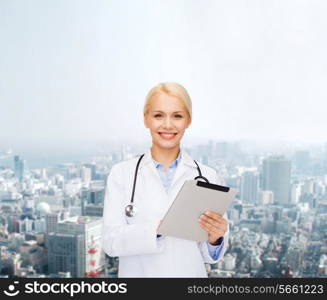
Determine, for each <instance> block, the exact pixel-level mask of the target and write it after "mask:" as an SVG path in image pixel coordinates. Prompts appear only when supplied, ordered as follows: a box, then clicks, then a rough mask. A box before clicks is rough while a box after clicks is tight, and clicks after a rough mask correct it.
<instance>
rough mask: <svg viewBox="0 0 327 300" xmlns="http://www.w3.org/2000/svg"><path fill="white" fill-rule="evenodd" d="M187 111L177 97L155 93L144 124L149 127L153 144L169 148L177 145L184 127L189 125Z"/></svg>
mask: <svg viewBox="0 0 327 300" xmlns="http://www.w3.org/2000/svg"><path fill="white" fill-rule="evenodd" d="M190 123H191V122H190V118H189V115H188V112H187V110H186V108H185V106H184V104H183V102H182V100H180V99H179V98H177V97H174V96H169V95H166V94H164V93H158V94H155V95H154V96H153V97H152V98H151V100H150V105H149V109H148V112H147V114H146V115H145V116H144V125H145V127H146V128H149V129H150V132H151V136H152V143H153V145H155V146H157V147H159V148H165V149H171V148H175V147H179V144H180V140H181V139H182V137H183V135H184V132H185V129H186V128H187V127H188V126H189V125H190Z"/></svg>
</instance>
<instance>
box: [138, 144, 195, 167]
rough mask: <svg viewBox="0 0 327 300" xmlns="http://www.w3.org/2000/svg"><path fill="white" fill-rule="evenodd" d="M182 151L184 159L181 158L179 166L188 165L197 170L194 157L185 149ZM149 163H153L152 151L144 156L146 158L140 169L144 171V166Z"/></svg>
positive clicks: (142, 161)
mask: <svg viewBox="0 0 327 300" xmlns="http://www.w3.org/2000/svg"><path fill="white" fill-rule="evenodd" d="M181 151H182V157H181V160H180V162H179V164H181V165H188V166H190V167H194V168H196V164H195V162H194V161H193V159H192V157H191V156H190V155H189V154H188V153H187V152H186V151H185V150H184V149H182V148H181ZM149 163H153V161H152V155H151V149H148V151H147V152H146V153H145V154H144V157H143V158H142V160H141V162H140V165H139V169H142V167H143V166H145V165H147V164H149Z"/></svg>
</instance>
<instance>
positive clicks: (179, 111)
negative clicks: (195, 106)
mask: <svg viewBox="0 0 327 300" xmlns="http://www.w3.org/2000/svg"><path fill="white" fill-rule="evenodd" d="M153 112H161V113H165V112H164V111H161V110H153ZM182 112H183V111H181V110H178V111H173V112H172V113H182Z"/></svg>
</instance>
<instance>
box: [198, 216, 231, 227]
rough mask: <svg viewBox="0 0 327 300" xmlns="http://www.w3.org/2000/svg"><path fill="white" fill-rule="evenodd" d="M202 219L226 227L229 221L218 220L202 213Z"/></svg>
mask: <svg viewBox="0 0 327 300" xmlns="http://www.w3.org/2000/svg"><path fill="white" fill-rule="evenodd" d="M200 219H201V220H203V221H206V222H208V223H210V224H212V225H214V226H224V227H227V222H224V221H220V220H219V221H217V220H216V219H212V218H210V217H208V216H206V215H201V217H200Z"/></svg>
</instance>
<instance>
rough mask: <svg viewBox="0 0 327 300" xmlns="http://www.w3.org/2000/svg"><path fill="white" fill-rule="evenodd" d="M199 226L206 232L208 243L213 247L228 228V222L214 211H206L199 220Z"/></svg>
mask: <svg viewBox="0 0 327 300" xmlns="http://www.w3.org/2000/svg"><path fill="white" fill-rule="evenodd" d="M199 223H200V226H201V227H202V228H203V229H204V230H205V231H206V232H208V242H209V243H210V244H212V245H214V244H215V243H216V242H217V240H218V239H219V238H220V237H222V236H224V234H225V233H226V231H227V228H228V221H227V220H226V219H224V218H223V217H222V216H221V215H219V214H218V213H216V212H214V211H207V212H206V213H205V214H203V215H201V217H200V218H199Z"/></svg>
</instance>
